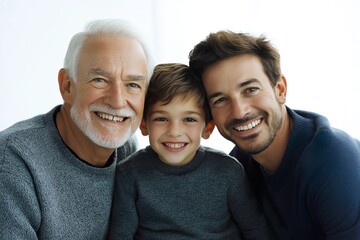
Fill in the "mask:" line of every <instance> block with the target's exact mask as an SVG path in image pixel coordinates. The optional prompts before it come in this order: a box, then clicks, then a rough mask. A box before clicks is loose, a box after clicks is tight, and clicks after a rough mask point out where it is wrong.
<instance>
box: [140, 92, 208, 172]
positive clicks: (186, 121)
mask: <svg viewBox="0 0 360 240" xmlns="http://www.w3.org/2000/svg"><path fill="white" fill-rule="evenodd" d="M140 128H141V132H142V134H143V135H149V141H150V145H151V147H152V149H153V150H154V151H155V152H156V153H157V154H158V155H159V158H160V160H162V161H163V162H165V163H167V164H169V165H174V166H180V165H184V164H187V163H189V162H190V161H191V160H192V159H193V158H194V156H195V154H196V151H197V149H198V148H199V145H200V141H201V137H203V138H204V139H207V138H209V136H210V134H211V132H212V130H213V129H214V124H213V123H212V122H210V123H208V124H207V125H206V126H205V113H204V110H203V109H201V108H200V107H198V105H197V103H196V102H195V100H194V98H189V99H188V100H183V99H182V98H181V97H175V98H174V99H173V100H172V101H171V102H170V103H169V104H167V105H162V102H157V103H156V104H154V105H153V106H151V107H150V109H149V113H148V116H146V121H144V120H143V121H142V123H141V126H140Z"/></svg>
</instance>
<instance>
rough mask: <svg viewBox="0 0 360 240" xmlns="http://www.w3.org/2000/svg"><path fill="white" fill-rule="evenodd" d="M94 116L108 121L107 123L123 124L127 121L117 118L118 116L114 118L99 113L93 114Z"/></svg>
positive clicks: (124, 118) (123, 118)
mask: <svg viewBox="0 0 360 240" xmlns="http://www.w3.org/2000/svg"><path fill="white" fill-rule="evenodd" d="M95 114H96V116H98V117H100V118H102V119H105V120H108V121H112V122H123V121H125V120H126V119H128V117H119V116H114V115H109V114H106V113H100V112H95Z"/></svg>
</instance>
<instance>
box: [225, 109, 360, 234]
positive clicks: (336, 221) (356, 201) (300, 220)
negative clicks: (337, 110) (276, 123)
mask: <svg viewBox="0 0 360 240" xmlns="http://www.w3.org/2000/svg"><path fill="white" fill-rule="evenodd" d="M288 113H289V115H290V117H291V118H292V119H293V122H294V127H293V129H292V133H291V137H290V140H289V144H288V146H287V149H286V152H285V155H284V157H283V160H282V163H281V165H280V166H279V168H278V169H277V171H276V172H274V173H272V174H268V173H266V172H265V171H263V169H262V168H261V167H260V166H259V164H257V163H256V162H255V161H254V160H253V159H252V158H251V157H250V156H247V155H245V154H244V153H242V152H241V150H240V149H239V148H237V147H235V148H234V149H233V150H232V151H231V153H230V155H232V156H235V157H236V158H237V159H238V160H239V161H240V162H241V163H242V164H243V166H244V168H245V170H246V172H247V174H248V176H249V179H250V182H251V184H252V185H253V187H254V190H255V194H256V196H257V198H258V199H259V201H260V202H261V204H262V207H263V210H264V212H265V216H266V218H267V219H268V221H269V223H270V224H271V227H272V230H273V233H274V236H275V239H280V240H283V239H304V240H305V239H306V240H311V239H314V240H315V239H316V240H319V239H332V240H344V239H346V240H352V239H354V240H355V239H357V240H358V239H360V142H359V141H358V140H356V139H354V138H352V137H350V136H349V135H348V134H346V133H344V132H343V131H340V130H338V129H334V128H331V127H330V124H329V122H328V120H327V119H326V118H325V117H323V116H321V115H318V114H316V113H310V112H305V111H293V110H290V109H288Z"/></svg>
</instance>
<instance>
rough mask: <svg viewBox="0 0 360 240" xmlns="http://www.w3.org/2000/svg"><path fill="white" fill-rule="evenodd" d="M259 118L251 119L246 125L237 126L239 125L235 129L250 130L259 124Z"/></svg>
mask: <svg viewBox="0 0 360 240" xmlns="http://www.w3.org/2000/svg"><path fill="white" fill-rule="evenodd" d="M260 122H261V121H260V119H258V120H256V121H253V122H251V123H249V124H247V125H242V126H239V127H236V128H235V129H236V130H238V131H246V130H250V129H252V128H253V127H255V126H257V125H259V124H260Z"/></svg>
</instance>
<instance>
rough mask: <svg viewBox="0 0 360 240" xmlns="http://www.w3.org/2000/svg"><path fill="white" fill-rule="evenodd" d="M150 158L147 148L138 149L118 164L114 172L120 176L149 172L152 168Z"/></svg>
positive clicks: (150, 153)
mask: <svg viewBox="0 0 360 240" xmlns="http://www.w3.org/2000/svg"><path fill="white" fill-rule="evenodd" d="M152 157H153V154H152V152H151V151H150V148H149V147H146V148H144V149H140V150H138V151H136V152H134V153H133V154H131V155H129V156H128V157H126V158H125V159H123V160H122V161H121V162H119V163H118V164H117V166H116V168H117V170H116V171H117V173H118V174H122V175H123V174H131V173H140V172H143V171H145V172H146V171H149V170H150V169H151V168H152V161H151V158H152Z"/></svg>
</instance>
